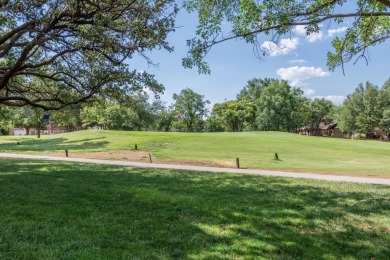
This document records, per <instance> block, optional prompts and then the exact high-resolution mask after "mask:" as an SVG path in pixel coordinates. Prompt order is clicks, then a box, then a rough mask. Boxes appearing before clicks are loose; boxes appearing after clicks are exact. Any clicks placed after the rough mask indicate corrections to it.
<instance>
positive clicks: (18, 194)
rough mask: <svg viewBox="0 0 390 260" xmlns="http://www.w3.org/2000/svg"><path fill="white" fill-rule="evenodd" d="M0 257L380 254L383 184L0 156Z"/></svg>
mask: <svg viewBox="0 0 390 260" xmlns="http://www.w3.org/2000/svg"><path fill="white" fill-rule="evenodd" d="M0 169H1V170H0V198H1V199H0V216H1V217H0V259H58V258H59V259H80V258H81V259H262V258H263V259H387V258H388V256H389V255H390V248H389V244H390V188H389V187H388V186H375V185H362V184H347V183H334V182H319V181H314V180H301V179H286V178H269V177H268V178H267V177H260V176H244V175H234V174H223V173H219V174H218V173H195V172H187V171H169V170H153V169H137V168H125V167H109V166H100V165H88V164H70V163H54V162H40V161H24V162H20V161H16V160H5V159H0Z"/></svg>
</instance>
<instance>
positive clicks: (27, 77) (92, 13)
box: [0, 0, 177, 110]
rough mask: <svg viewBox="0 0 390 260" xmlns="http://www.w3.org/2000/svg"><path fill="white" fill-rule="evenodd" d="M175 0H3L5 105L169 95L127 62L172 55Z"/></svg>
mask: <svg viewBox="0 0 390 260" xmlns="http://www.w3.org/2000/svg"><path fill="white" fill-rule="evenodd" d="M176 12H177V8H176V5H175V4H174V0H139V1H133V0H100V1H90V0H65V1H64V0H41V1H30V0H17V1H7V0H0V104H5V105H8V106H25V105H30V106H35V107H40V108H43V109H46V110H48V109H61V108H63V107H65V106H67V105H69V104H77V103H79V102H82V101H86V100H88V99H89V98H91V97H93V96H95V95H97V94H105V95H117V96H121V95H123V94H124V93H129V92H130V93H132V92H133V91H137V90H142V89H143V88H144V87H145V86H146V87H148V88H150V89H151V90H153V91H156V92H160V91H162V90H163V87H162V85H160V84H158V83H157V82H156V80H155V79H154V78H153V76H151V75H149V74H147V73H145V72H143V73H139V72H137V71H136V70H134V69H133V70H132V69H131V68H130V67H129V65H128V62H127V61H128V60H129V59H131V58H132V57H133V56H134V55H140V56H142V57H144V58H146V59H147V61H148V62H152V61H151V60H150V59H149V57H148V56H147V55H146V53H147V52H148V51H150V50H152V49H155V48H158V49H165V50H167V51H172V47H171V46H170V45H169V44H168V42H167V41H166V37H167V34H168V33H169V32H171V31H173V30H174V18H175V14H176Z"/></svg>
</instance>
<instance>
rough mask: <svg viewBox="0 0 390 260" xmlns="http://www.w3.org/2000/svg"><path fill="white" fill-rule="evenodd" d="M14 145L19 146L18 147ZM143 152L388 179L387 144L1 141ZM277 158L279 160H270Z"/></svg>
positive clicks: (103, 136) (142, 135)
mask: <svg viewBox="0 0 390 260" xmlns="http://www.w3.org/2000/svg"><path fill="white" fill-rule="evenodd" d="M17 142H19V143H20V145H17ZM135 144H137V146H138V149H141V150H144V151H147V152H149V153H151V154H152V155H153V157H155V158H157V159H174V160H194V161H205V162H221V163H224V164H226V165H230V166H232V167H234V166H235V159H236V158H240V163H241V166H242V167H247V168H258V169H271V170H287V171H306V172H322V173H341V174H351V175H364V176H387V175H389V173H390V172H389V168H390V163H389V158H390V143H389V142H379V141H365V140H364V141H363V140H362V141H359V140H347V139H337V138H324V137H310V136H300V135H297V134H289V133H280V132H245V133H161V132H124V131H101V130H89V131H79V132H74V133H68V134H61V135H52V136H43V137H42V139H41V140H38V139H37V138H36V137H5V136H3V137H0V151H3V152H19V153H20V152H23V153H35V154H45V153H60V152H61V153H63V152H64V150H65V149H69V150H70V151H71V153H85V152H98V151H117V150H133V149H134V145H135ZM275 153H278V155H279V158H280V160H275V159H274V154H275Z"/></svg>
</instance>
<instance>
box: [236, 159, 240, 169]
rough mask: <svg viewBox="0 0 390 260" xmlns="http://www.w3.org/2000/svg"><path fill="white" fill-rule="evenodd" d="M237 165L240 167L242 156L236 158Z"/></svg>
mask: <svg viewBox="0 0 390 260" xmlns="http://www.w3.org/2000/svg"><path fill="white" fill-rule="evenodd" d="M236 165H237V168H240V158H236Z"/></svg>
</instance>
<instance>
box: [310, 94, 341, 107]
mask: <svg viewBox="0 0 390 260" xmlns="http://www.w3.org/2000/svg"><path fill="white" fill-rule="evenodd" d="M313 98H325V99H327V100H330V101H332V103H333V104H335V105H341V104H342V103H343V102H344V100H345V99H346V97H345V96H334V95H328V96H315V97H313Z"/></svg>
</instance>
